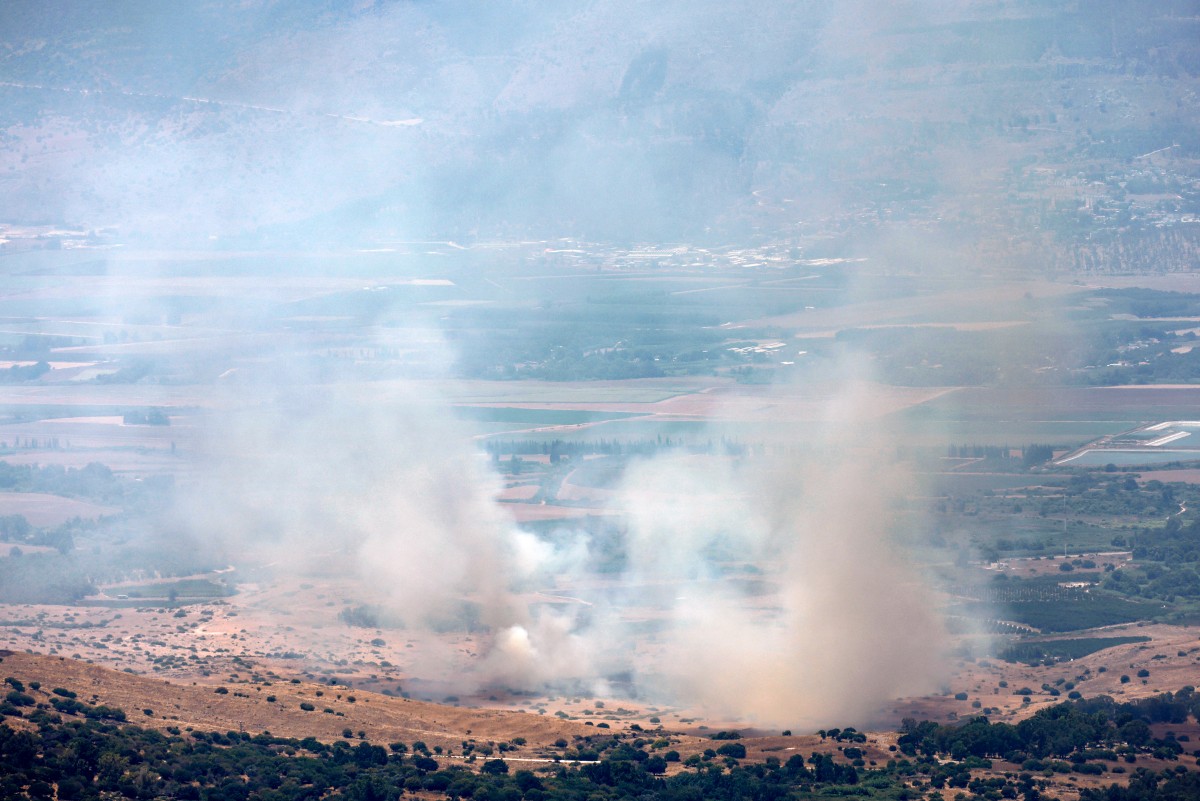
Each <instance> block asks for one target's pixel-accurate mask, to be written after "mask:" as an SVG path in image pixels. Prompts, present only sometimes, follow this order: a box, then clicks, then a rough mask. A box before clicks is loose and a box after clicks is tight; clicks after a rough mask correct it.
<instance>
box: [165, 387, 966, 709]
mask: <svg viewBox="0 0 1200 801" xmlns="http://www.w3.org/2000/svg"><path fill="white" fill-rule="evenodd" d="M268 386H269V388H270V392H269V393H267V394H266V395H264V392H265V391H266V390H267V387H268ZM438 386H439V383H438V382H437V381H411V382H396V383H388V384H385V385H381V386H379V387H375V388H371V389H368V388H367V387H365V386H363V385H354V387H353V391H351V387H349V386H342V385H338V384H331V385H322V384H320V383H319V382H318V383H315V384H314V383H311V382H310V381H309V380H308V378H307V377H299V376H295V375H290V376H284V377H281V376H279V375H275V376H273V377H272V379H271V380H270V381H269V382H267V385H266V386H264V384H263V383H262V382H259V381H251V382H247V383H245V384H241V385H235V386H234V387H232V388H231V389H230V395H229V397H228V398H227V401H226V406H227V408H228V411H227V412H226V413H223V414H222V415H220V416H219V420H218V423H217V425H215V426H214V430H213V434H212V440H211V443H210V447H209V450H210V452H211V453H212V454H213V457H214V459H213V462H212V464H211V465H210V469H207V470H205V471H203V475H204V480H203V481H201V482H200V483H199V484H198V485H197V486H196V487H195V491H194V492H193V493H191V495H190V497H191V498H192V499H193V504H192V505H191V506H190V507H189V508H188V510H187V512H186V514H185V518H186V519H187V520H189V521H190V523H191V525H192V526H193V528H194V527H195V526H197V525H200V526H202V527H203V528H204V530H205V531H207V532H210V535H211V534H215V535H216V536H218V537H219V538H221V539H223V541H224V542H225V547H226V548H227V549H228V551H229V552H231V553H235V552H236V559H237V561H239V563H243V564H246V563H254V562H256V563H259V564H269V565H271V566H272V569H273V571H274V574H275V580H276V581H281V582H293V583H300V582H302V581H303V580H304V577H305V576H310V575H313V574H326V575H328V574H331V573H332V574H334V575H337V576H338V577H339V578H342V579H345V580H347V584H348V586H350V587H351V588H352V589H351V592H352V593H353V594H355V595H356V596H357V597H358V598H360V599H365V600H367V601H369V602H370V603H372V604H373V605H376V606H377V608H378V609H379V610H380V611H381V613H382V617H383V618H385V619H387V620H392V621H403V625H404V626H405V627H406V628H407V632H408V634H409V635H428V636H424V637H423V645H422V653H420V654H419V655H417V656H416V657H415V660H416V661H415V662H414V665H415V670H416V671H418V672H419V671H421V670H427V671H436V672H437V673H438V674H440V675H451V676H454V677H455V678H454V686H455V687H456V689H458V690H459V691H463V692H471V691H479V690H481V689H485V688H489V687H494V688H510V689H520V690H533V691H538V690H556V689H558V690H562V689H567V690H577V691H578V690H582V691H589V692H600V693H607V692H632V693H634V694H636V695H638V696H639V697H641V698H644V699H648V700H653V701H657V702H665V703H676V704H682V705H686V706H689V707H693V708H703V709H706V710H708V711H711V712H714V713H718V714H723V715H729V716H735V717H738V718H741V719H747V720H751V721H754V722H757V723H760V724H772V725H781V726H786V725H805V724H812V725H817V724H821V723H827V722H829V721H831V720H837V721H841V722H846V721H856V722H859V723H862V722H866V721H868V720H870V718H871V716H872V715H873V714H874V713H876V712H877V711H878V710H879V708H880V704H881V703H882V702H884V701H885V700H887V699H890V698H894V697H897V696H899V695H904V694H912V693H917V692H921V691H928V690H931V689H933V688H934V687H936V685H937V684H938V682H939V681H940V679H941V665H942V663H943V660H942V657H943V655H944V650H945V642H944V640H943V634H944V631H943V628H942V626H941V623H940V620H939V618H938V616H937V615H936V613H935V611H934V602H933V598H932V597H931V594H930V591H929V590H928V588H927V587H926V586H925V584H923V582H922V581H921V577H920V576H919V575H918V574H917V573H916V572H915V571H914V569H912V568H911V567H910V566H909V565H908V564H907V562H906V561H905V559H904V556H903V555H902V554H901V553H900V552H898V551H897V550H896V549H895V548H894V547H893V546H892V544H891V532H892V529H893V528H894V525H895V522H894V519H895V515H896V510H895V504H896V502H897V501H898V500H899V499H900V498H902V497H904V495H905V494H906V493H908V492H910V491H911V490H912V487H911V486H910V483H909V479H908V477H907V474H906V473H905V472H904V471H903V469H901V468H899V467H898V466H897V465H895V464H893V463H892V462H891V460H890V459H889V458H887V457H886V456H884V455H883V454H886V453H887V452H888V448H887V434H886V432H884V431H881V430H880V429H879V427H877V426H875V427H869V428H867V429H864V427H863V426H862V425H861V421H863V420H869V419H870V417H871V415H870V413H869V410H867V409H866V408H859V407H860V406H863V404H864V402H865V401H867V400H868V399H867V398H865V397H863V396H861V395H860V394H858V393H856V392H853V391H850V390H845V391H841V392H838V393H836V394H835V395H834V397H833V398H832V399H831V401H830V405H829V412H828V415H827V419H826V420H825V421H824V423H825V425H823V426H821V427H820V431H821V432H822V434H821V435H820V436H817V437H815V438H810V439H806V440H804V441H799V440H796V441H790V442H789V441H787V437H786V436H784V435H781V438H780V440H779V441H777V442H776V443H774V444H775V445H776V447H775V448H774V449H773V451H774V452H776V453H777V455H768V454H762V455H758V456H753V457H740V458H733V457H729V456H723V455H710V454H690V453H687V452H683V451H670V452H667V454H666V455H662V456H657V457H649V458H643V459H640V460H637V461H635V462H633V463H632V464H631V465H630V466H629V468H628V469H627V471H626V472H625V474H624V476H623V477H622V479H621V480H620V482H619V483H618V484H617V486H616V487H615V489H614V491H613V493H612V497H611V501H610V504H609V507H610V509H609V511H610V512H611V513H612V514H614V515H616V516H617V517H618V519H620V520H621V521H622V523H623V530H624V537H623V543H622V544H623V548H624V552H625V557H626V558H625V559H624V561H623V567H622V569H621V570H620V572H619V573H616V574H613V573H611V572H608V573H605V574H598V573H597V572H595V570H594V561H593V559H592V558H591V557H592V556H593V554H592V553H591V549H592V546H593V543H592V542H590V541H589V540H588V538H587V535H586V534H585V533H584V532H582V531H573V530H571V527H570V525H569V523H566V522H564V524H563V526H562V530H559V531H554V532H549V533H542V534H541V535H537V536H535V535H534V534H531V533H529V532H526V531H522V530H521V529H520V528H519V527H518V526H517V525H516V524H515V523H514V521H513V520H512V519H511V517H510V516H509V515H508V513H507V512H506V511H504V508H503V506H502V505H498V504H496V503H495V498H496V496H497V494H498V493H499V491H500V489H501V486H502V482H501V480H500V477H499V475H498V474H497V473H496V472H495V471H494V469H493V467H492V465H491V463H490V462H489V461H488V460H487V458H486V457H485V456H484V455H483V454H482V452H481V450H480V449H479V448H478V447H477V446H476V444H474V443H473V442H472V441H471V439H470V437H469V434H468V432H467V431H466V430H465V429H464V428H463V426H462V424H461V423H460V422H459V421H458V420H457V419H456V418H455V417H454V416H453V414H452V409H451V406H450V404H449V402H448V401H447V400H446V399H445V398H440V397H439V395H438V389H437V388H438ZM843 386H845V387H861V386H863V385H862V384H861V383H859V382H855V381H848V382H846V383H845V384H844V385H843ZM364 392H370V393H371V395H369V396H364V394H363V393H364ZM271 393H273V394H274V396H273V397H272V395H271ZM264 397H266V400H265V401H260V402H257V403H255V402H253V401H251V400H250V398H264ZM854 421H859V423H858V424H856V423H855V422H854ZM864 438H865V439H866V441H867V442H868V443H869V444H867V445H866V446H864ZM447 628H450V629H451V630H473V631H474V632H475V634H476V636H477V638H478V639H479V640H480V641H481V643H482V645H481V649H480V653H479V654H478V656H474V655H472V656H465V655H463V654H461V653H455V652H453V650H452V649H450V648H449V647H448V646H446V645H445V644H443V643H440V641H439V639H438V637H437V636H436V635H437V633H438V632H442V631H445V630H446V629H447ZM614 676H620V677H622V681H623V682H630V683H631V685H630V686H625V685H624V684H622V686H621V687H619V688H614V687H613V686H612V685H611V684H610V680H611V679H612V678H613V677H614Z"/></svg>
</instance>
